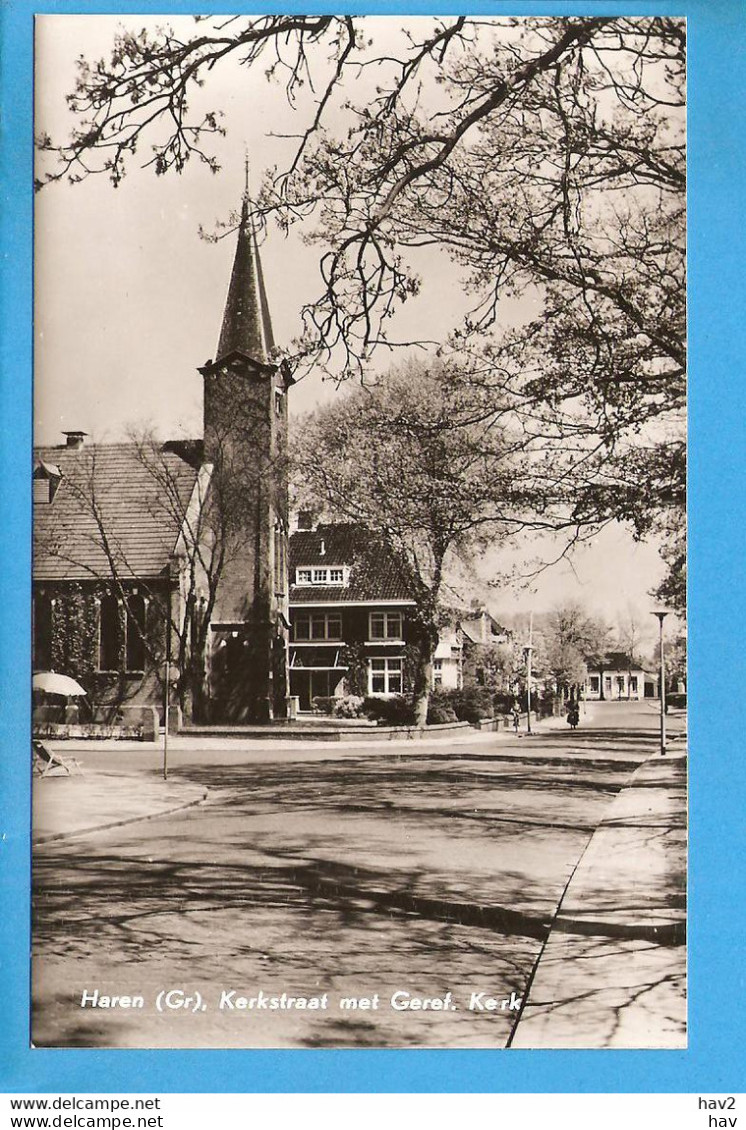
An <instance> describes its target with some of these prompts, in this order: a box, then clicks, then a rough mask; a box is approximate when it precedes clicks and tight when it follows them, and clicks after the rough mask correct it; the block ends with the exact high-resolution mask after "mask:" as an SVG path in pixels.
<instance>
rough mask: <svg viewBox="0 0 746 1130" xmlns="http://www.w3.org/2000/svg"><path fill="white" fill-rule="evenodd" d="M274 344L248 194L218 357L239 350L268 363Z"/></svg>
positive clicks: (243, 208)
mask: <svg viewBox="0 0 746 1130" xmlns="http://www.w3.org/2000/svg"><path fill="white" fill-rule="evenodd" d="M274 347H275V341H274V336H273V333H272V320H271V318H270V314H269V303H268V302H267V292H266V289H265V286H264V275H263V272H262V263H261V257H260V255H259V247H258V245H257V241H256V232H255V230H254V226H253V224H252V223H251V222H250V220H249V205H248V199H246V198H245V199H244V202H243V206H242V209H241V223H240V225H239V228H238V242H237V244H236V254H235V258H234V260H233V271H232V273H231V281H230V284H229V286H228V297H227V299H226V302H225V312H224V314H223V324H222V326H221V329H220V339H219V341H218V351H217V356H216V358H215V360H216V361H218V360H220V359H221V358H224V357H227V356H228V355H229V354H231V353H236V352H239V353H243V354H244V355H245V356H247V357H250V358H251V359H252V360H253V361H258V362H260V363H261V364H263V365H266V363H267V361H268V360H269V356H270V353H271V352H272V350H273V349H274Z"/></svg>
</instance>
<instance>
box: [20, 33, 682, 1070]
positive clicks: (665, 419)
mask: <svg viewBox="0 0 746 1130" xmlns="http://www.w3.org/2000/svg"><path fill="white" fill-rule="evenodd" d="M34 39H35V46H34V84H35V134H36V138H35V141H36V158H35V179H36V185H35V187H36V193H35V218H34V330H33V332H34V453H33V507H34V517H33V528H34V546H33V611H32V633H33V641H32V643H33V647H32V654H33V675H32V708H33V718H32V750H31V758H32V768H33V832H32V887H33V909H32V924H31V932H32V956H31V987H32V1001H33V1012H32V1022H31V1042H32V1044H33V1046H34V1047H36V1048H72V1047H75V1048H141V1049H149V1048H196V1049H223V1048H295V1049H303V1048H308V1049H323V1048H339V1049H344V1048H349V1049H356V1048H360V1049H362V1048H367V1049H376V1048H390V1049H405V1048H411V1049H417V1048H426V1049H438V1048H442V1049H450V1048H452V1049H470V1048H494V1049H512V1048H518V1049H554V1048H557V1049H562V1048H573V1049H601V1048H615V1049H623V1048H630V1049H648V1048H651V1049H653V1048H655V1049H667V1048H673V1049H681V1048H685V1047H686V1046H687V1006H686V974H687V968H686V958H687V949H686V869H687V714H686V708H687V661H686V651H687V648H686V637H687V621H686V442H687V434H686V392H687V382H686V314H687V310H686V244H685V240H686V203H687V201H686V21H685V20H684V19H680V18H673V17H669V16H645V17H643V16H635V17H623V16H619V15H613V14H612V15H598V16H588V17H579V16H554V15H553V16H547V17H541V18H539V17H535V16H520V17H518V16H515V17H502V16H501V17H494V18H492V17H487V16H483V15H481V16H470V15H453V16H437V17H436V16H432V17H430V16H405V15H386V16H380V15H379V16H374V15H366V16H363V15H355V16H345V15H335V16H332V15H323V14H321V15H320V14H315V15H299V14H280V15H277V14H275V15H264V16H262V15H252V16H246V15H241V16H237V15H225V16H209V17H199V16H184V15H167V14H164V15H163V16H162V17H157V16H152V15H132V16H131V15H93V14H79V15H71V14H68V15H58V14H46V15H37V16H36V19H35V36H34ZM693 434H694V433H693Z"/></svg>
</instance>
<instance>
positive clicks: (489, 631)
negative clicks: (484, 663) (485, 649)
mask: <svg viewBox="0 0 746 1130" xmlns="http://www.w3.org/2000/svg"><path fill="white" fill-rule="evenodd" d="M459 626H460V628H461V631H462V632H463V633H464V635H465V636H466V638H467V639H468V640H471V642H472V643H480V644H486V643H491V642H492V641H493V640H495V639H499V638H502V637H504V636H511V635H512V632H510V631H509V630H508V629H507V628H504V627H503V626H502V624H498V622H497V620H495V618H494V616H492V615H490V613H489V612H487V611H486V610H485V611H483V612H482V613H481V614H480V615H478V616H470V617H468V618H465V619H463V620H461V621H460V622H459Z"/></svg>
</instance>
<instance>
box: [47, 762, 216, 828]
mask: <svg viewBox="0 0 746 1130" xmlns="http://www.w3.org/2000/svg"><path fill="white" fill-rule="evenodd" d="M206 796H207V790H206V789H205V788H204V787H203V786H201V785H192V784H188V783H186V782H183V781H179V780H175V781H164V780H162V779H160V780H159V779H158V778H157V777H156V776H155V775H154V774H147V776H146V775H145V774H143V773H142V772H137V771H135V772H130V773H127V772H96V771H85V772H84V773H83V775H78V774H75V775H73V776H70V777H59V776H56V775H55V776H48V777H35V778H34V789H33V817H32V833H31V836H32V840H33V843H34V844H43V843H47V842H49V841H51V840H66V839H69V838H71V837H74V836H80V835H86V834H88V833H90V832H95V831H100V830H102V829H104V828H114V827H118V826H121V825H125V824H132V823H135V822H136V821H139V820H150V819H152V818H153V817H155V816H163V815H164V814H166V813H168V812H178V811H180V810H181V809H185V808H190V807H192V806H193V805H195V804H200V803H201V802H202V801H203V800H204V799H205V798H206Z"/></svg>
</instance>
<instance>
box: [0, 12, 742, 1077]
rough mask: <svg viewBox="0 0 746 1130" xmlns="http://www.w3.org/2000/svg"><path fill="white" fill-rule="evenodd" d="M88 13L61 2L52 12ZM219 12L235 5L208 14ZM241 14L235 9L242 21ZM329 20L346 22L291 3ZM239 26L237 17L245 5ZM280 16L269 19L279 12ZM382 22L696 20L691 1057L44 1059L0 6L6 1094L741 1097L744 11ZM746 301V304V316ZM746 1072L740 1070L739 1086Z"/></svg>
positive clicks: (19, 72)
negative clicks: (32, 1042) (39, 1042)
mask: <svg viewBox="0 0 746 1130" xmlns="http://www.w3.org/2000/svg"><path fill="white" fill-rule="evenodd" d="M81 7H84V8H86V9H88V8H89V5H87V4H86V5H81V4H74V3H70V2H58V3H49V2H47V3H43V2H40V3H39V6H38V9H37V10H39V11H44V12H55V13H60V14H61V13H65V12H75V11H77V12H80V10H81ZM194 7H195V6H194V4H193V3H189V4H184V3H180V2H173V0H171V2H168V0H164V2H162V3H155V4H152V3H142V0H141V2H140V3H139V4H132V5H131V6H130V5H127V4H117V3H111V2H103V0H100V2H99V3H96V4H95V5H94V4H92V5H90V11H91V14H93V13H94V12H96V13H98V12H100V13H112V12H116V11H118V10H122V11H127V12H128V13H129V12H132V11H133V10H135V11H136V12H137V13H139V14H143V15H145V14H163V13H172V14H176V13H188V12H190V11H193V10H194ZM199 7H200V10H201V11H224V10H225V8H226V5H225V4H222V5H221V4H217V5H216V4H215V3H214V2H208V3H201V4H200V5H199ZM228 7H230V5H228ZM293 8H294V9H295V10H298V11H311V12H313V11H326V10H327V9H328V5H319V4H318V3H312V4H306V5H287V4H281V5H277V6H275V10H285V11H289V10H293ZM234 10H236V9H235V7H234ZM263 10H266V8H265V9H263ZM347 10H348V11H352V12H355V11H358V12H359V11H367V12H374V13H376V14H379V13H385V12H396V11H399V12H405V11H406V13H407V14H432V13H433V12H442V13H449V14H451V13H452V12H453V11H454V10H463V11H468V12H470V13H475V14H476V13H481V14H491V15H495V14H508V13H510V14H519V15H528V14H542V15H549V14H560V13H562V14H582V15H590V14H597V13H609V14H621V13H623V14H624V15H649V14H676V15H685V16H686V17H687V18H688V21H689V168H690V196H689V233H690V259H689V262H690V289H689V302H690V342H691V347H692V357H693V361H692V366H691V373H692V377H691V385H690V388H691V399H690V453H691V454H690V467H691V475H690V478H691V494H690V498H691V506H690V511H691V518H690V566H691V577H692V580H691V601H690V642H691V659H690V679H691V693H690V704H691V707H690V708H691V726H690V739H691V747H690V748H691V750H692V752H693V757H692V758H691V805H690V814H691V843H692V852H691V874H690V896H691V902H690V918H689V921H690V969H691V977H690V989H691V994H690V995H691V1003H690V1034H689V1040H690V1046H689V1049H688V1050H687V1051H664V1052H653V1051H643V1052H615V1051H604V1052H601V1051H593V1052H566V1051H565V1052H563V1051H556V1052H534V1051H510V1052H508V1051H504V1052H500V1051H362V1050H361V1051H281V1052H280V1051H273V1052H268V1051H187V1052H185V1051H98V1050H75V1049H71V1050H58V1051H54V1050H46V1049H44V1050H35V1051H32V1050H30V1049H29V1048H28V1047H27V1038H28V1037H27V1034H28V1015H27V1009H28V983H29V971H28V951H29V938H28V920H29V890H28V875H29V858H30V853H29V835H28V828H29V807H30V804H29V792H30V790H29V768H28V767H29V758H28V753H27V751H28V742H29V711H30V703H29V679H28V672H29V670H30V641H29V625H28V619H29V611H28V610H29V607H30V514H31V497H30V475H29V474H28V470H29V463H30V451H31V435H32V422H31V404H32V395H31V392H32V375H31V374H32V356H31V354H32V333H31V319H32V213H33V201H32V196H31V192H30V185H31V179H32V95H33V81H32V73H33V72H32V30H33V28H32V25H33V15H34V8H33V6H32V4H31V3H30V2H29V0H5V3H3V4H2V5H1V6H0V43H1V44H2V53H3V55H2V74H1V76H0V82H1V83H2V87H1V89H2V112H3V122H4V124H3V127H2V128H3V132H2V139H1V140H2V145H1V146H0V161H2V165H0V190H1V192H2V217H1V219H0V223H1V224H2V250H3V257H2V289H1V290H0V318H1V323H0V324H1V327H2V329H1V336H0V343H1V344H0V356H1V357H2V380H1V381H0V420H2V431H1V432H0V459H1V460H2V464H1V465H2V471H3V490H2V494H1V495H0V499H1V500H0V507H2V518H3V522H2V529H3V531H4V537H3V542H4V549H3V561H2V569H1V570H0V607H2V609H3V616H2V618H1V619H0V703H2V716H1V718H0V751H1V753H0V785H1V787H2V796H3V797H4V799H5V805H4V809H5V814H4V816H3V826H2V829H0V832H1V833H3V834H2V838H1V839H0V860H1V861H2V870H1V872H0V875H1V878H0V881H1V882H2V898H3V913H2V916H1V917H0V959H1V961H0V977H1V978H2V981H1V982H0V990H1V992H2V996H1V997H0V999H1V1000H2V1001H3V1013H2V1024H0V1032H1V1033H2V1034H1V1035H0V1064H1V1066H0V1089H2V1090H4V1091H7V1092H14V1091H16V1092H17V1091H32V1092H34V1091H37V1092H41V1091H77V1092H83V1091H89V1092H97V1091H101V1092H106V1091H132V1090H140V1091H150V1092H154V1091H155V1092H168V1091H194V1092H208V1093H209V1092H220V1091H236V1090H237V1089H239V1088H241V1089H243V1090H244V1091H246V1092H256V1091H261V1092H273V1091H274V1092H289V1091H317V1092H344V1091H349V1092H355V1091H357V1092H360V1091H385V1092H408V1091H436V1092H478V1091H482V1092H498V1093H499V1092H544V1091H563V1092H576V1091H584V1090H591V1091H601V1092H603V1091H609V1092H617V1091H633V1092H634V1091H640V1092H646V1091H682V1092H691V1091H700V1092H701V1091H709V1092H722V1091H728V1090H729V1089H730V1090H733V1089H735V1090H738V1089H743V1088H742V1086H741V1084H742V1081H743V1075H742V1063H743V1059H742V1056H743V1046H744V1022H743V1016H744V1001H743V995H742V988H743V983H744V974H745V971H746V970H745V966H744V959H743V952H744V947H743V938H744V934H745V932H746V921H745V920H744V917H745V916H744V902H745V901H746V900H744V893H745V892H744V880H743V875H744V863H743V852H742V851H739V850H738V849H739V848H741V849H742V848H743V846H744V835H743V813H744V811H745V810H746V803H745V801H746V797H745V796H744V767H743V758H744V751H743V748H742V746H743V742H742V739H741V734H740V727H739V726H738V724H737V717H736V703H738V704H739V705H740V702H739V698H740V696H741V695H742V693H743V687H744V685H746V680H744V678H743V675H744V660H743V654H744V649H743V646H741V647H738V646H737V642H740V641H738V640H737V635H736V633H737V631H738V628H739V626H740V625H743V624H744V602H745V598H744V586H743V583H742V565H741V560H740V559H739V552H738V551H739V548H741V549H742V547H743V534H742V531H743V528H744V522H745V520H746V504H745V503H744V497H746V495H745V493H744V489H743V488H744V485H745V484H744V460H743V434H744V433H743V426H742V421H743V419H744V408H746V404H745V403H744V401H745V400H746V397H745V390H746V384H744V382H743V379H742V376H741V369H740V368H739V360H741V359H742V358H743V356H744V344H745V342H744V336H745V335H744V329H743V318H742V317H741V318H739V317H738V316H737V314H738V312H739V306H740V307H741V309H743V307H744V303H743V298H744V287H743V270H744V263H745V262H746V240H745V238H744V231H745V230H746V227H745V225H744V223H743V220H742V216H741V206H742V205H743V203H744V194H743V180H744V167H743V161H742V152H743V142H744V138H746V120H745V117H746V99H744V93H743V92H744V88H745V82H744V80H745V79H746V74H745V69H744V54H745V53H746V19H745V18H744V12H743V9H742V8H741V10H740V11H739V3H738V0H709V2H708V0H679V2H678V3H676V4H671V3H652V2H651V3H647V4H640V3H637V2H635V3H626V4H621V3H618V2H606V3H598V2H594V0H587V2H585V3H582V2H580V3H579V2H575V3H570V4H568V3H564V4H563V3H554V2H545V3H542V2H541V0H533V2H525V0H514V2H513V3H512V4H511V5H507V4H503V3H493V4H485V3H483V2H479V3H474V4H469V5H464V3H463V0H461V2H452V3H446V4H444V3H442V2H438V3H428V4H422V3H409V4H406V5H405V4H402V3H399V4H397V3H396V2H393V3H391V2H390V3H379V4H373V3H369V4H367V5H364V6H363V7H361V5H360V4H350V5H348V7H347ZM739 299H740V300H741V301H740V303H739ZM739 1068H740V1069H741V1070H740V1071H739Z"/></svg>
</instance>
